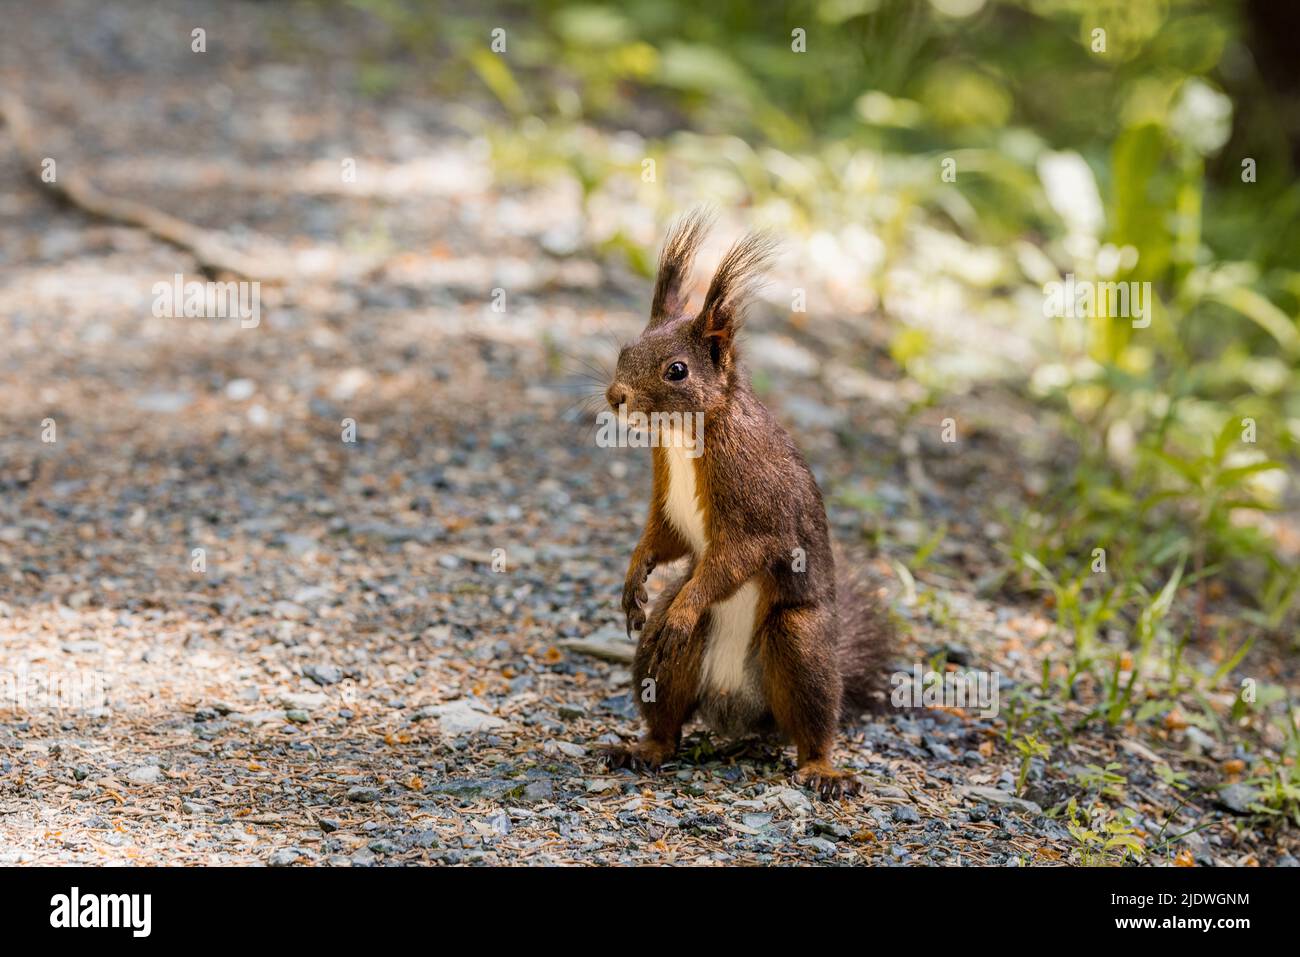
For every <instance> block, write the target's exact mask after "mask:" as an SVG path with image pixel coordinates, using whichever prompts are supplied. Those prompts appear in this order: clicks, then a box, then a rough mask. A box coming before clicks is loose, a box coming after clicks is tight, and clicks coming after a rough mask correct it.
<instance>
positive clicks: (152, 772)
mask: <svg viewBox="0 0 1300 957" xmlns="http://www.w3.org/2000/svg"><path fill="white" fill-rule="evenodd" d="M126 779H127V780H128V781H131V782H133V783H135V784H157V783H158V782H159V781H161V780H162V768H160V767H158V765H156V764H146V765H144V766H143V767H138V768H134V769H133V770H131V771H128V772H127V775H126Z"/></svg>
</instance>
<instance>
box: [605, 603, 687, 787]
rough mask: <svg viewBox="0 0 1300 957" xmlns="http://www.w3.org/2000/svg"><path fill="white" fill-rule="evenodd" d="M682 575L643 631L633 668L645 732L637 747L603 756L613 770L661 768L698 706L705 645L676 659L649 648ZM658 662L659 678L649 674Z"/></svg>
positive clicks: (684, 651)
mask: <svg viewBox="0 0 1300 957" xmlns="http://www.w3.org/2000/svg"><path fill="white" fill-rule="evenodd" d="M685 581H686V579H685V578H684V577H683V578H682V579H679V580H678V581H677V582H675V583H673V584H672V585H670V586H669V587H668V588H667V589H666V590H665V591H664V594H663V595H661V596H660V598H659V600H658V601H657V602H656V603H655V606H654V609H653V610H652V611H651V613H650V619H649V621H647V622H646V626H645V630H644V631H642V633H641V641H640V642H638V644H637V648H636V658H635V660H634V661H633V664H632V676H633V685H632V693H633V694H634V695H636V696H637V704H638V706H639V707H640V709H641V716H642V718H644V719H645V724H646V731H645V734H643V735H642V736H641V739H640V740H639V741H637V742H636V743H635V744H630V745H618V746H615V747H611V748H607V749H605V751H604V752H603V755H604V757H605V761H606V763H607V765H608V766H609V767H611V768H633V769H648V768H657V767H659V765H661V764H663V763H664V762H665V761H667V760H668V759H669V758H671V757H672V756H673V754H675V753H676V751H677V747H678V745H679V744H681V740H682V728H683V727H685V725H686V722H687V721H689V720H690V719H691V716H692V715H693V714H694V713H695V709H696V707H697V706H698V705H699V682H700V679H699V676H700V668H701V664H702V663H701V660H700V659H701V650H702V645H703V643H702V642H699V641H691V642H690V643H689V644H688V645H687V646H686V647H685V648H684V649H682V653H681V654H680V655H676V656H668V657H667V662H668V663H664V661H665V656H662V655H656V654H655V649H654V648H653V647H651V644H652V642H653V640H654V639H653V636H654V635H656V634H658V632H659V629H658V628H657V627H656V625H658V624H659V619H661V618H663V616H664V615H666V614H667V613H668V606H669V605H670V604H672V600H673V598H674V597H675V596H676V594H677V592H678V591H680V590H681V587H682V585H683V584H685ZM707 621H708V616H707V615H706V616H703V617H702V618H701V621H700V624H699V625H698V626H697V628H700V629H702V628H704V627H705V626H706V623H707ZM652 661H659V662H660V664H659V666H658V668H657V671H656V673H655V674H651V673H650V667H651V665H650V663H651V662H652Z"/></svg>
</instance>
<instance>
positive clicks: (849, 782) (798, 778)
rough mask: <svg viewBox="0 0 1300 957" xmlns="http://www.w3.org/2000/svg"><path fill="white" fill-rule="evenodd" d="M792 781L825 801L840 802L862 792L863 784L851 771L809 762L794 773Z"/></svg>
mask: <svg viewBox="0 0 1300 957" xmlns="http://www.w3.org/2000/svg"><path fill="white" fill-rule="evenodd" d="M792 780H793V781H794V783H795V784H798V785H799V786H801V787H806V788H808V789H810V790H811V791H812V792H813V793H814V794H816V795H817V796H818V797H819V798H821V799H822V800H823V801H838V800H839V799H840V798H843V797H851V796H852V795H854V794H857V793H858V792H859V791H861V790H862V782H861V781H859V780H858V778H857V777H856V776H855V775H854V774H853V772H851V771H841V770H838V769H837V768H833V767H831V766H830V765H829V764H828V763H827V762H825V761H807V762H805V763H804V764H801V765H800V766H799V767H798V768H797V769H796V770H795V772H794V775H793V777H792Z"/></svg>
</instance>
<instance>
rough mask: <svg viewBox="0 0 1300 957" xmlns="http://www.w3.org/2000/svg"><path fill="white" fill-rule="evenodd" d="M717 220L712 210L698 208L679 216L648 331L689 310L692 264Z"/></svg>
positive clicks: (661, 265) (671, 231) (661, 264)
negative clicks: (687, 303) (714, 220)
mask: <svg viewBox="0 0 1300 957" xmlns="http://www.w3.org/2000/svg"><path fill="white" fill-rule="evenodd" d="M713 218H714V217H713V212H712V210H710V209H708V208H707V207H698V208H696V209H693V210H691V211H690V212H689V213H686V214H684V215H682V216H679V217H678V218H677V219H676V220H675V221H674V222H673V225H672V227H671V228H669V230H668V238H667V239H665V240H664V248H663V251H662V252H661V253H660V254H659V276H658V278H657V279H656V280H655V295H654V300H653V302H651V304H650V322H649V323H648V324H647V325H646V328H647V329H653V328H654V327H655V326H657V325H660V324H661V323H664V322H667V321H668V320H670V319H676V318H677V317H678V316H680V315H681V314H682V312H683V311H684V310H685V309H686V302H687V300H688V299H689V298H690V286H689V282H690V278H691V265H692V264H693V263H694V262H695V253H696V252H697V251H698V250H699V248H700V244H701V243H703V242H704V237H705V236H707V235H708V232H709V227H710V226H712V225H713Z"/></svg>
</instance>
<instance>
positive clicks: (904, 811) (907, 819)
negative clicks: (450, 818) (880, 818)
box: [891, 804, 921, 824]
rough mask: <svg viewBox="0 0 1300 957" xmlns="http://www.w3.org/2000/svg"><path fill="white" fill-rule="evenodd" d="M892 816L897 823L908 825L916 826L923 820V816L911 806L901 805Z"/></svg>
mask: <svg viewBox="0 0 1300 957" xmlns="http://www.w3.org/2000/svg"><path fill="white" fill-rule="evenodd" d="M891 816H892V817H893V819H894V820H895V821H901V822H904V823H907V824H915V823H916V822H918V821H920V820H921V815H919V814H917V813H916V808H914V807H912V806H911V805H909V804H899V805H898V806H896V807H895V808H894V813H893V814H892V815H891Z"/></svg>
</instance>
